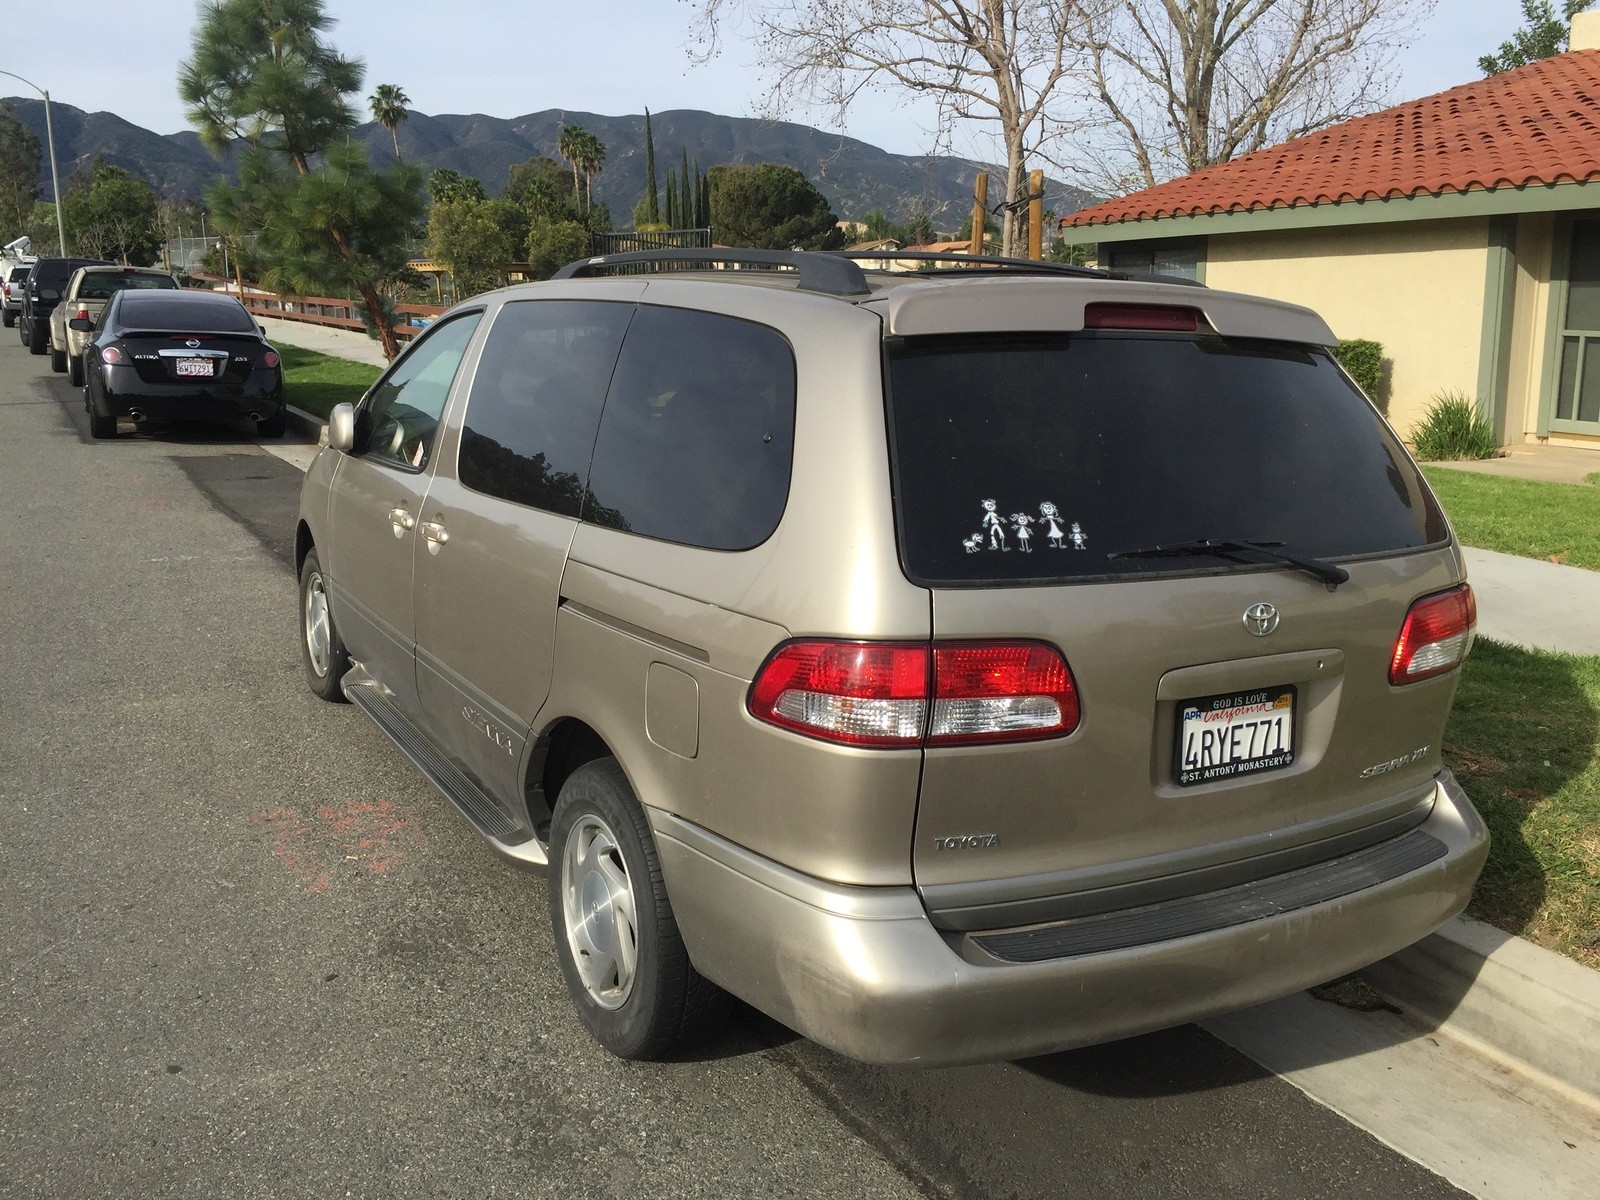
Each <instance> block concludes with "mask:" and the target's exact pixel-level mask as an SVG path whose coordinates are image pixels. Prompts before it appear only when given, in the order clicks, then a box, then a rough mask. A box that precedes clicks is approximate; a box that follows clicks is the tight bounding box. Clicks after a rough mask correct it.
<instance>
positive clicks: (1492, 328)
mask: <svg viewBox="0 0 1600 1200" xmlns="http://www.w3.org/2000/svg"><path fill="white" fill-rule="evenodd" d="M1516 241H1517V218H1516V217H1515V216H1498V217H1494V218H1492V219H1491V220H1490V221H1489V253H1488V256H1487V257H1488V265H1487V267H1486V269H1485V271H1484V280H1483V329H1482V333H1481V334H1480V337H1479V342H1478V403H1479V404H1480V405H1481V406H1483V407H1484V409H1485V411H1486V415H1487V416H1488V418H1489V420H1490V421H1492V422H1493V423H1494V435H1495V441H1496V442H1497V443H1499V444H1500V445H1502V446H1504V445H1505V444H1506V442H1507V440H1508V435H1507V432H1506V421H1507V416H1506V393H1507V391H1508V390H1509V386H1510V380H1511V316H1512V310H1513V308H1514V306H1515V297H1516V287H1517V271H1516Z"/></svg>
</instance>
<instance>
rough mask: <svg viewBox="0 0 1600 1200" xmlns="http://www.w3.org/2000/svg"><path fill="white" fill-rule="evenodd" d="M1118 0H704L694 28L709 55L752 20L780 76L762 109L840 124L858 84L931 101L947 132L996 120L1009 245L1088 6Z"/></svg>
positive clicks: (1074, 63)
mask: <svg viewBox="0 0 1600 1200" xmlns="http://www.w3.org/2000/svg"><path fill="white" fill-rule="evenodd" d="M1109 2H1111V0H704V2H703V4H702V6H701V8H700V12H699V14H698V16H697V17H696V19H695V21H694V23H693V25H692V27H691V37H692V38H693V39H694V40H695V41H696V42H698V54H699V55H700V57H702V58H707V57H710V56H711V55H713V54H715V53H716V49H717V44H718V36H719V33H720V32H721V29H722V27H723V26H724V25H727V24H730V23H738V22H740V21H748V23H749V25H750V27H752V28H753V30H754V33H755V35H756V39H757V41H758V44H759V46H760V55H761V59H762V61H763V62H764V63H766V64H768V68H769V70H770V73H771V76H772V79H771V82H772V84H773V87H772V90H771V92H770V93H769V100H768V103H767V108H768V110H769V115H772V116H777V115H780V114H782V113H783V112H785V111H787V110H788V109H789V108H790V107H792V106H795V105H798V106H800V107H806V108H820V109H824V110H831V112H832V113H833V114H834V115H835V116H836V117H837V118H838V119H840V120H841V121H842V119H843V117H844V115H845V113H846V111H847V110H848V109H849V107H850V105H851V103H852V102H853V101H854V100H855V99H856V98H857V97H858V96H859V95H861V93H862V92H863V91H867V90H873V89H887V90H891V91H896V92H902V93H904V94H905V95H906V96H907V97H908V98H915V97H928V98H929V99H931V100H933V101H934V103H935V104H936V105H937V107H938V112H939V118H940V122H941V128H948V125H949V123H950V122H953V121H957V120H962V121H976V122H983V123H989V124H991V125H993V126H997V132H998V134H999V137H1000V140H1001V142H1002V144H1003V145H1004V147H1005V159H1006V190H1005V195H1006V201H1007V205H1008V209H1007V216H1008V219H1007V220H1006V221H1005V222H1004V223H1003V226H1002V228H1003V245H1004V250H1005V253H1007V254H1009V253H1011V252H1012V250H1013V249H1014V248H1015V246H1016V245H1017V242H1018V239H1019V237H1020V234H1021V227H1022V223H1023V221H1024V220H1025V212H1024V208H1025V205H1026V197H1025V195H1024V193H1025V190H1026V186H1027V161H1028V156H1029V154H1030V153H1037V152H1039V151H1040V150H1041V148H1042V147H1045V146H1047V145H1049V144H1050V143H1051V142H1052V141H1055V140H1058V139H1059V137H1060V136H1061V134H1062V133H1063V132H1064V129H1063V127H1062V126H1061V125H1059V124H1058V123H1057V122H1056V119H1055V113H1054V112H1053V110H1052V105H1053V103H1054V102H1055V101H1056V99H1057V98H1058V97H1057V93H1058V91H1059V90H1061V88H1062V85H1063V84H1064V83H1065V82H1066V81H1067V80H1068V79H1069V78H1070V77H1071V76H1072V75H1073V72H1074V71H1075V70H1077V69H1079V68H1081V67H1082V65H1083V64H1082V62H1081V57H1080V56H1081V53H1082V50H1083V47H1084V46H1085V45H1086V43H1087V28H1088V27H1087V23H1086V16H1087V11H1086V10H1089V9H1092V8H1094V7H1096V6H1101V5H1104V4H1106V3H1109Z"/></svg>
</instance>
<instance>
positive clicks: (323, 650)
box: [300, 549, 350, 704]
mask: <svg viewBox="0 0 1600 1200" xmlns="http://www.w3.org/2000/svg"><path fill="white" fill-rule="evenodd" d="M300 657H301V659H302V660H303V661H304V662H305V668H306V686H307V687H309V688H310V689H311V694H312V695H313V696H316V697H317V698H318V699H319V700H327V701H329V702H331V703H336V704H337V703H343V702H344V699H345V695H344V689H343V688H341V687H340V686H339V684H340V681H341V680H343V679H344V675H345V672H346V671H348V670H349V669H350V655H349V653H348V652H347V651H346V650H345V648H344V639H343V638H341V637H340V636H339V627H338V626H337V625H335V624H334V623H333V610H332V609H331V608H329V607H328V581H327V579H326V578H325V577H324V576H323V574H322V564H321V562H319V561H318V560H317V552H316V550H314V549H313V550H312V551H311V552H310V553H309V554H307V555H306V560H305V562H303V563H301V564H300Z"/></svg>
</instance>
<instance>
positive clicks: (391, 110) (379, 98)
mask: <svg viewBox="0 0 1600 1200" xmlns="http://www.w3.org/2000/svg"><path fill="white" fill-rule="evenodd" d="M367 103H369V104H371V105H372V119H373V120H374V121H376V122H377V123H378V124H379V125H382V126H383V127H384V128H385V129H387V130H388V131H389V138H390V140H391V141H393V142H394V156H395V158H399V157H400V135H399V134H398V133H396V132H395V130H397V129H399V128H400V122H401V121H404V120H405V119H406V118H407V117H408V116H410V115H411V114H410V113H408V112H406V105H408V104H410V103H411V97H410V96H408V95H406V94H405V92H403V91H402V90H401V89H400V85H399V84H398V83H380V84H379V85H378V86H377V88H376V89H374V90H373V93H372V95H370V96H368V97H367Z"/></svg>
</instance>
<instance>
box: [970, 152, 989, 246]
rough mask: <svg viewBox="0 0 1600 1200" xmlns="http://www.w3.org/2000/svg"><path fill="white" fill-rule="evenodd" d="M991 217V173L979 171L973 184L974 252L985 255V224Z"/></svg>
mask: <svg viewBox="0 0 1600 1200" xmlns="http://www.w3.org/2000/svg"><path fill="white" fill-rule="evenodd" d="M988 215H989V172H987V171H979V172H978V177H977V179H975V180H973V182H972V252H973V253H974V254H982V253H983V222H984V218H985V217H987V216H988Z"/></svg>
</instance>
